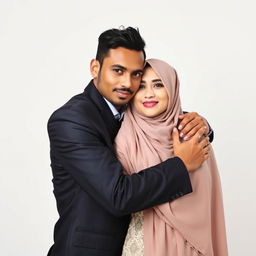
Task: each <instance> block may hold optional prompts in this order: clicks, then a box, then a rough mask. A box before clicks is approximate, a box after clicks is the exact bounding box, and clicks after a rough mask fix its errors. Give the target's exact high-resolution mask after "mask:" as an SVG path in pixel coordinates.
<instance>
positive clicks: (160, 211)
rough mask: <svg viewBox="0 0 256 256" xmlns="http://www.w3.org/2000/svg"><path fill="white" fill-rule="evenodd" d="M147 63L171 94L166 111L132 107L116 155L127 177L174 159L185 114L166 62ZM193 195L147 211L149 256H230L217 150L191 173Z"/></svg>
mask: <svg viewBox="0 0 256 256" xmlns="http://www.w3.org/2000/svg"><path fill="white" fill-rule="evenodd" d="M147 63H148V64H149V65H150V66H151V67H152V68H153V70H154V71H155V73H156V74H158V76H159V77H160V78H161V80H162V82H163V84H164V86H165V87H166V89H167V92H168V95H169V103H168V107H167V110H166V111H165V112H163V113H162V114H160V115H159V116H157V117H154V118H147V117H143V116H141V115H140V114H138V113H137V112H136V110H135V109H134V107H133V106H132V104H131V105H130V106H129V107H128V109H127V111H126V113H125V117H124V121H123V123H122V127H121V129H120V131H119V133H118V135H117V137H116V151H117V155H118V158H119V160H120V162H121V163H122V165H123V167H124V170H125V173H127V174H128V175H130V174H132V173H134V172H139V171H140V170H142V169H145V168H147V167H150V166H152V165H155V164H158V163H160V162H162V161H164V160H166V159H168V158H170V157H172V156H173V150H172V138H171V133H172V130H173V128H174V127H175V126H176V125H177V122H178V116H179V114H181V113H182V109H181V103H180V97H179V80H178V76H177V74H176V71H175V70H174V69H173V68H172V67H171V66H170V65H168V64H167V63H165V62H163V61H160V60H156V59H150V60H148V61H147ZM189 175H190V179H191V183H192V187H193V192H192V193H190V194H188V195H185V196H183V197H180V198H179V199H177V200H174V201H172V202H169V203H165V204H162V205H158V206H155V207H154V208H150V209H147V210H144V211H143V214H144V222H143V228H144V255H145V256H167V255H175V256H194V255H205V256H213V255H214V256H227V255H228V252H227V242H226V232H225V222H224V213H223V203H222V192H221V185H220V179H219V174H218V169H217V166H216V161H215V158H214V153H213V150H212V149H211V150H210V152H209V158H208V159H207V160H206V161H205V162H204V163H203V165H202V166H201V167H200V168H199V169H198V170H196V171H194V172H192V173H189Z"/></svg>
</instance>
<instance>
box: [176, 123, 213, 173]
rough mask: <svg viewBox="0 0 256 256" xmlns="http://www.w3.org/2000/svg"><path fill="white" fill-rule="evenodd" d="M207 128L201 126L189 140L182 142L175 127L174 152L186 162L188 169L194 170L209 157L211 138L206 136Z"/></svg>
mask: <svg viewBox="0 0 256 256" xmlns="http://www.w3.org/2000/svg"><path fill="white" fill-rule="evenodd" d="M204 134H205V128H204V127H203V128H201V129H200V130H199V131H198V132H197V133H196V134H195V136H194V137H192V139H191V140H189V141H184V142H180V138H179V132H178V130H177V128H174V129H173V133H172V139H173V152H174V156H177V157H179V158H180V159H181V160H182V161H183V163H184V164H185V166H186V168H187V170H188V171H194V170H196V169H197V168H198V167H200V166H201V164H202V163H203V162H204V161H205V160H206V159H207V158H208V152H209V150H210V147H209V138H208V137H205V136H204Z"/></svg>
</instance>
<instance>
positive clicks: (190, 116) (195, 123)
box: [178, 112, 209, 140]
mask: <svg viewBox="0 0 256 256" xmlns="http://www.w3.org/2000/svg"><path fill="white" fill-rule="evenodd" d="M179 119H180V120H181V122H180V123H179V126H178V129H179V131H180V137H181V138H183V139H184V140H188V139H190V138H191V137H193V136H194V135H195V134H196V133H197V132H198V131H199V130H200V129H201V128H203V127H205V134H208V133H209V126H208V123H207V122H206V120H205V119H204V118H203V117H202V116H200V115H199V114H197V113H196V112H190V113H186V114H183V115H180V116H179Z"/></svg>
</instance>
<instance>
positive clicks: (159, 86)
mask: <svg viewBox="0 0 256 256" xmlns="http://www.w3.org/2000/svg"><path fill="white" fill-rule="evenodd" d="M154 87H157V88H161V87H164V85H163V84H162V83H157V84H154Z"/></svg>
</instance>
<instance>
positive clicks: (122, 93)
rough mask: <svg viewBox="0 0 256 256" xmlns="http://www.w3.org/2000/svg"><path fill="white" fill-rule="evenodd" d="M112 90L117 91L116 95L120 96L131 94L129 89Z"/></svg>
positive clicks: (125, 96)
mask: <svg viewBox="0 0 256 256" xmlns="http://www.w3.org/2000/svg"><path fill="white" fill-rule="evenodd" d="M114 91H115V92H116V93H117V95H118V96H119V97H120V98H128V97H130V96H131V95H132V91H131V90H130V89H126V88H124V89H114Z"/></svg>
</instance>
